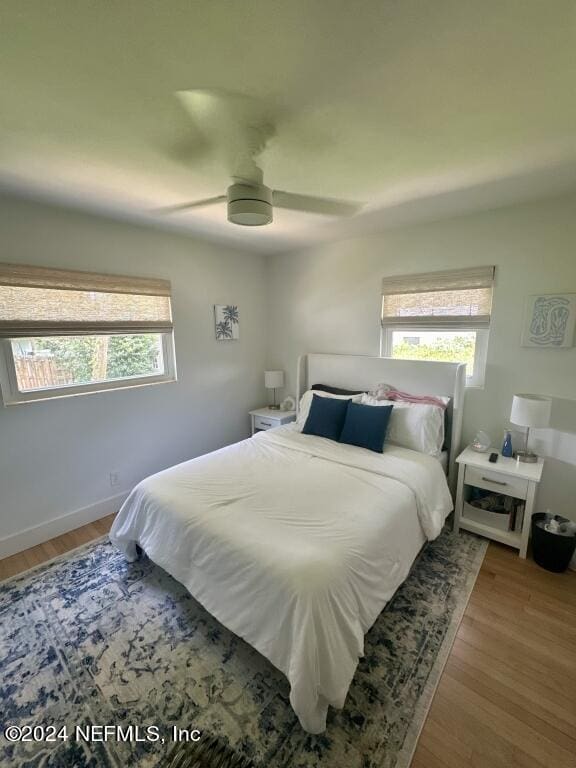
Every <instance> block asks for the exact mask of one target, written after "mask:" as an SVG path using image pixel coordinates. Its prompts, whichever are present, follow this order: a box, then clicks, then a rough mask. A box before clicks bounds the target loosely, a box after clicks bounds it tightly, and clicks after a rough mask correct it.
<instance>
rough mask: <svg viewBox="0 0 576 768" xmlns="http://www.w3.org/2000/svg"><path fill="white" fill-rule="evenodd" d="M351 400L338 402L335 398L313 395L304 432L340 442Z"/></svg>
mask: <svg viewBox="0 0 576 768" xmlns="http://www.w3.org/2000/svg"><path fill="white" fill-rule="evenodd" d="M349 402H350V401H349V400H337V399H336V398H334V397H320V396H319V395H313V397H312V404H311V405H310V411H309V412H308V418H307V419H306V423H305V424H304V428H303V430H302V432H303V433H304V434H305V435H317V436H318V437H327V438H329V439H330V440H338V438H339V437H340V432H342V425H343V424H344V419H345V418H346V409H347V408H348V403H349Z"/></svg>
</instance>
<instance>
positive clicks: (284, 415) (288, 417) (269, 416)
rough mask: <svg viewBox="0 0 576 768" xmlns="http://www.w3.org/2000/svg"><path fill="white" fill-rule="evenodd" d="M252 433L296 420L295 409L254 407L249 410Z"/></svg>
mask: <svg viewBox="0 0 576 768" xmlns="http://www.w3.org/2000/svg"><path fill="white" fill-rule="evenodd" d="M250 419H251V427H252V434H255V433H256V432H261V431H262V430H264V429H272V428H273V427H280V426H282V424H290V422H291V421H296V411H276V410H274V409H273V408H256V410H254V411H250Z"/></svg>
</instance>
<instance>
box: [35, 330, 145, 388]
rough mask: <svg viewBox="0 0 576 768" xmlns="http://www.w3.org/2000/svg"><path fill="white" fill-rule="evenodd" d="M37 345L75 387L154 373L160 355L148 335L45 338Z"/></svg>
mask: <svg viewBox="0 0 576 768" xmlns="http://www.w3.org/2000/svg"><path fill="white" fill-rule="evenodd" d="M40 345H41V348H42V349H43V350H48V351H50V352H51V353H52V355H53V356H54V360H55V363H56V364H57V366H58V368H59V369H60V370H61V371H62V372H63V373H65V374H67V376H68V377H69V378H70V380H71V382H73V383H75V384H85V383H88V382H90V381H98V380H104V379H121V378H127V377H130V376H139V375H146V374H150V373H154V372H155V371H156V370H157V368H158V361H159V353H160V350H159V344H158V337H157V336H155V335H151V334H140V335H136V334H135V335H126V336H70V337H53V338H49V337H47V338H43V339H42V340H41V342H40V343H39V344H38V346H40Z"/></svg>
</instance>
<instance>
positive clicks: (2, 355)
mask: <svg viewBox="0 0 576 768" xmlns="http://www.w3.org/2000/svg"><path fill="white" fill-rule="evenodd" d="M94 335H99V334H94ZM100 335H102V334H100ZM121 335H128V334H121ZM160 335H161V338H162V357H163V362H164V373H162V374H151V375H149V376H129V377H125V378H122V379H111V380H109V381H97V382H92V383H89V384H61V385H59V386H56V387H44V388H41V389H31V390H27V391H26V392H21V391H20V390H19V389H18V380H17V376H16V364H15V362H14V354H13V351H12V343H11V342H12V339H10V338H5V339H2V338H0V390H1V392H2V400H3V403H4V405H5V406H10V405H19V404H22V403H36V402H42V401H46V400H59V399H62V398H65V397H76V396H78V395H92V394H95V393H97V392H110V391H113V390H121V389H133V388H135V387H146V386H151V385H153V384H167V383H170V382H174V381H177V374H176V355H175V349H174V333H173V332H172V331H171V332H165V333H160ZM38 336H39V338H42V337H43V336H45V334H39V335H38ZM46 338H47V337H46Z"/></svg>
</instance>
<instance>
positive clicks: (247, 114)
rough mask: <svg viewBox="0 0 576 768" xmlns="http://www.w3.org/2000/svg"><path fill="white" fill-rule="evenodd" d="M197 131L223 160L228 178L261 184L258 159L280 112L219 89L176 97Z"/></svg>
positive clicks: (192, 91)
mask: <svg viewBox="0 0 576 768" xmlns="http://www.w3.org/2000/svg"><path fill="white" fill-rule="evenodd" d="M176 96H177V97H178V99H179V101H180V103H181V105H182V107H183V108H184V109H185V111H186V113H187V114H188V117H189V119H190V120H191V121H192V123H193V125H194V126H195V129H196V130H197V131H198V132H199V133H200V135H201V136H202V137H203V138H204V141H205V142H206V143H207V144H209V145H210V146H211V147H212V148H213V151H214V152H215V153H216V154H217V155H219V156H220V158H221V160H222V161H223V163H224V166H225V167H226V169H227V171H228V175H229V176H234V177H238V178H243V179H245V180H249V181H253V182H254V183H262V171H261V170H260V168H258V167H257V165H256V162H255V160H256V158H257V157H258V156H259V155H260V154H261V153H262V152H263V151H264V149H265V148H266V144H267V142H268V140H269V139H270V138H271V137H272V136H273V135H274V134H275V131H276V129H275V124H276V122H277V120H278V117H279V114H280V112H279V108H278V106H277V105H275V104H272V103H271V102H270V100H267V101H262V100H260V99H257V98H255V97H253V96H247V95H246V94H242V93H235V92H233V91H226V90H223V89H219V88H194V89H191V90H188V91H178V92H177V93H176Z"/></svg>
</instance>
